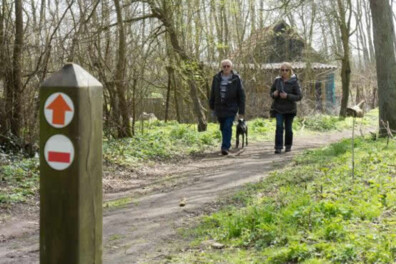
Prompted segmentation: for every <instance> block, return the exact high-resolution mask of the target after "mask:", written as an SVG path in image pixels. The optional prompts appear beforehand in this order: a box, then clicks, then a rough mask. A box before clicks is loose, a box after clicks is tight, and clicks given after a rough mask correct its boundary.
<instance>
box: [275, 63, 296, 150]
mask: <svg viewBox="0 0 396 264" xmlns="http://www.w3.org/2000/svg"><path fill="white" fill-rule="evenodd" d="M279 74H280V76H278V77H276V79H275V80H274V83H273V84H272V87H271V92H270V95H271V97H272V98H273V99H274V100H273V102H272V106H271V115H272V116H273V117H275V118H276V132H275V154H280V153H281V152H282V149H283V134H284V131H285V132H286V133H285V141H284V143H285V147H286V149H285V151H286V152H289V151H291V147H292V145H293V129H292V125H293V119H294V117H295V116H296V114H297V104H296V102H297V101H300V100H301V98H302V95H301V89H300V85H299V83H298V79H297V76H296V75H295V74H294V73H293V69H292V66H291V64H290V63H288V62H284V63H282V65H281V69H280V73H279Z"/></svg>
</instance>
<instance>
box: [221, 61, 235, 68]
mask: <svg viewBox="0 0 396 264" xmlns="http://www.w3.org/2000/svg"><path fill="white" fill-rule="evenodd" d="M225 62H227V63H229V64H231V67H232V61H231V60H230V59H225V60H222V61H221V65H223V63H225Z"/></svg>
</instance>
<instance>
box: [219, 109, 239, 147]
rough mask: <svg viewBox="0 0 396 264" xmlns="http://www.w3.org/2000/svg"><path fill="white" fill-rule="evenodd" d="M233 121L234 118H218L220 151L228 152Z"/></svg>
mask: <svg viewBox="0 0 396 264" xmlns="http://www.w3.org/2000/svg"><path fill="white" fill-rule="evenodd" d="M234 119H235V116H231V117H219V118H218V120H219V123H220V131H221V137H222V142H221V149H226V150H229V149H230V147H231V136H232V124H233V122H234Z"/></svg>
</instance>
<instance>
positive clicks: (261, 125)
mask: <svg viewBox="0 0 396 264" xmlns="http://www.w3.org/2000/svg"><path fill="white" fill-rule="evenodd" d="M372 113H373V114H372V118H371V119H370V118H369V119H367V120H369V121H365V123H369V122H376V121H373V120H374V119H375V118H377V116H378V112H375V111H374V112H372ZM308 120H309V121H308ZM370 120H371V121H370ZM329 124H331V125H329ZM351 124H352V122H351V119H350V118H347V119H345V120H339V119H338V118H337V117H330V116H325V115H323V116H313V117H310V118H308V119H307V118H306V119H304V120H301V119H299V118H296V121H295V122H294V130H295V132H296V133H301V132H303V133H307V132H308V133H309V132H310V131H328V130H332V129H340V128H347V127H351ZM139 125H140V124H137V128H136V129H137V131H136V132H137V134H136V136H135V137H133V138H124V139H104V141H103V159H104V162H105V165H106V166H107V168H110V167H112V166H115V165H116V166H118V165H120V166H124V167H136V166H137V167H138V166H145V165H147V164H149V163H155V162H163V161H171V160H177V159H182V158H185V157H186V156H191V155H196V154H199V153H204V152H205V151H206V152H207V151H215V150H218V148H219V146H220V141H221V133H220V131H219V125H218V124H215V123H209V124H208V129H207V131H206V132H200V133H199V132H197V129H196V124H179V123H177V122H175V121H171V122H168V123H165V122H163V121H154V122H151V123H148V122H146V123H145V124H144V130H143V133H141V130H140V127H139ZM248 126H249V141H250V142H254V141H259V140H272V139H273V135H274V131H275V120H274V119H270V120H268V119H261V118H257V119H253V120H249V121H248ZM321 126H326V129H322V128H321ZM302 128H304V129H302ZM233 132H234V134H233V142H232V144H233V145H234V144H235V142H234V140H235V127H234V130H233ZM38 179H39V163H38V158H32V159H24V158H22V157H9V159H4V160H3V159H0V180H1V181H0V191H1V192H0V206H1V207H4V206H9V205H12V204H13V203H18V202H26V201H27V200H28V199H31V198H32V197H34V196H35V195H36V194H37V192H38V185H39V184H38V181H39V180H38Z"/></svg>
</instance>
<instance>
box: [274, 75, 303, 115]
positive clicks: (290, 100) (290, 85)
mask: <svg viewBox="0 0 396 264" xmlns="http://www.w3.org/2000/svg"><path fill="white" fill-rule="evenodd" d="M276 90H278V91H279V93H280V92H281V91H284V92H285V93H287V98H285V99H282V98H281V97H280V95H278V97H276V98H275V97H274V92H275V91H276ZM270 95H271V97H272V98H273V99H274V101H273V102H272V105H271V113H272V114H274V113H280V114H297V104H296V102H297V101H300V100H301V98H302V94H301V89H300V85H299V84H298V79H297V76H296V75H294V74H293V75H292V76H291V77H290V79H289V80H287V81H286V82H284V81H283V79H282V77H280V76H278V77H277V78H276V79H275V81H274V83H273V84H272V87H271V92H270Z"/></svg>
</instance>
